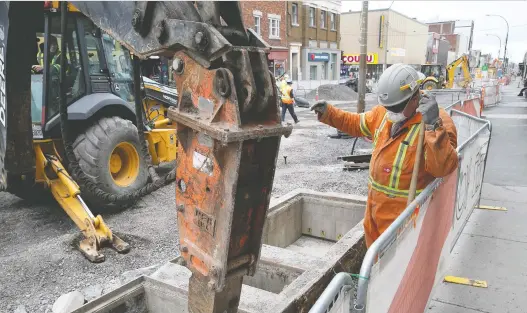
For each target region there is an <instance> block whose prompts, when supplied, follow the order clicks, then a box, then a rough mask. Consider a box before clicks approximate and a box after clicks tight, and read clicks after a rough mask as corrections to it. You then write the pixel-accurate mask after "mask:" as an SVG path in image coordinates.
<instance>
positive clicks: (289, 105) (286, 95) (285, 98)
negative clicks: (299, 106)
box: [280, 79, 298, 124]
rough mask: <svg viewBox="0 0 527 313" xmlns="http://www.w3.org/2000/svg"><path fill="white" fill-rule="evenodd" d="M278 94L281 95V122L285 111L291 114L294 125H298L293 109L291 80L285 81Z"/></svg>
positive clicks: (293, 98) (283, 119)
mask: <svg viewBox="0 0 527 313" xmlns="http://www.w3.org/2000/svg"><path fill="white" fill-rule="evenodd" d="M280 93H281V94H282V97H281V100H282V122H284V121H285V111H286V110H287V111H289V114H291V117H293V120H295V124H296V123H298V117H296V114H295V107H294V105H295V96H294V94H293V81H292V80H291V79H287V82H286V84H285V85H284V86H283V87H281V88H280Z"/></svg>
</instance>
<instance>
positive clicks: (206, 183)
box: [0, 1, 292, 313]
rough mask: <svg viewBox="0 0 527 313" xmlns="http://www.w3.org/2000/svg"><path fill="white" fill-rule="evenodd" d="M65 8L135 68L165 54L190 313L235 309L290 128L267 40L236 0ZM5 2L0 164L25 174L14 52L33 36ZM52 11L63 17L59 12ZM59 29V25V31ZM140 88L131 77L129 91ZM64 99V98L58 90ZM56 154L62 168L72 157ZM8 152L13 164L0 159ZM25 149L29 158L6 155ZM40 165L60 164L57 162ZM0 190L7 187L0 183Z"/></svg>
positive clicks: (21, 14) (25, 85)
mask: <svg viewBox="0 0 527 313" xmlns="http://www.w3.org/2000/svg"><path fill="white" fill-rule="evenodd" d="M63 4H64V3H63ZM71 4H72V5H73V6H74V7H75V8H76V9H77V10H79V11H80V12H82V13H83V14H84V15H86V16H87V17H88V18H90V19H91V20H92V21H93V22H94V23H95V24H96V25H97V26H98V27H100V28H101V29H102V30H103V31H105V32H107V33H108V34H110V35H111V36H112V37H113V38H115V39H116V40H117V41H119V42H120V43H122V44H123V45H124V46H126V47H127V48H128V49H129V50H130V51H131V52H132V53H133V54H134V58H135V59H134V64H135V65H136V66H138V64H139V62H138V59H137V58H146V57H148V56H150V55H153V54H156V55H163V56H167V57H170V58H174V62H173V65H172V66H173V70H174V73H175V74H174V78H175V81H176V85H177V90H178V93H179V97H178V106H177V107H172V108H170V109H169V114H168V116H169V118H170V119H171V120H173V121H175V122H176V123H177V127H178V128H177V139H178V142H179V144H178V148H177V149H178V151H177V155H178V167H177V172H176V177H177V181H176V203H175V204H174V209H177V212H178V220H177V223H178V226H179V238H180V250H181V254H182V256H183V257H184V259H185V261H186V266H187V267H188V268H189V269H190V270H191V271H192V277H191V279H190V283H189V299H188V303H189V312H192V313H213V312H214V313H216V312H218V313H219V312H221V313H223V312H228V313H234V312H237V308H238V304H239V300H240V292H241V286H242V279H243V276H244V275H253V274H254V272H255V269H256V263H257V260H258V258H259V254H260V248H261V237H262V230H263V226H264V221H265V217H266V212H267V209H268V206H269V201H270V197H271V190H272V183H273V179H274V172H275V165H276V159H277V155H278V148H279V144H280V138H281V136H282V135H286V136H288V135H289V134H290V133H291V130H292V127H291V126H290V125H288V126H282V124H281V121H280V118H279V112H278V97H277V94H276V88H275V87H274V86H275V81H274V77H273V76H272V74H271V73H270V72H269V70H268V64H267V53H268V52H269V47H268V45H267V44H266V43H265V42H263V41H262V40H261V39H260V38H259V37H258V35H256V34H255V33H254V32H253V31H252V30H246V29H245V27H244V25H243V22H242V16H241V12H240V7H239V4H238V3H237V2H224V1H219V2H207V1H203V2H186V1H178V2H170V1H159V2H154V1H151V2H146V1H145V2H127V1H119V2H99V1H98V2H71ZM3 5H4V7H2V8H3V9H4V10H3V11H0V15H2V14H3V13H5V17H6V18H5V19H4V20H2V23H3V24H2V25H0V26H2V27H3V29H2V30H3V32H0V65H3V64H4V60H6V64H7V65H6V67H7V71H6V76H7V78H6V80H5V81H7V100H6V98H5V96H4V95H5V94H2V92H3V89H2V88H0V99H3V101H1V102H0V104H2V105H5V104H6V103H7V110H6V111H5V112H4V113H3V114H4V115H0V116H6V120H7V125H8V126H9V127H7V128H6V127H2V128H0V139H2V141H1V142H0V144H4V145H0V163H1V164H0V168H1V169H2V170H6V169H7V170H8V171H10V172H15V173H22V172H24V171H27V170H34V169H33V168H32V167H31V164H35V161H34V158H35V155H34V153H33V154H32V153H31V152H26V150H25V148H27V147H28V146H30V142H31V138H30V134H31V129H30V127H31V125H30V122H28V119H29V114H28V112H29V111H30V110H29V108H30V97H27V95H29V88H30V84H29V72H30V65H31V64H30V57H29V56H28V55H26V54H24V52H20V51H24V50H23V48H27V47H30V45H31V44H33V45H34V42H32V43H25V42H23V40H22V39H23V38H32V35H31V32H30V31H27V30H26V32H27V33H23V32H24V30H23V29H22V28H23V27H22V26H24V25H23V24H24V23H26V24H27V23H31V21H29V22H28V18H27V14H28V10H29V9H30V8H32V7H31V6H29V5H26V4H23V5H20V4H18V3H16V2H12V3H9V4H3ZM61 10H62V12H63V16H66V5H62V7H61ZM7 15H8V17H9V18H7ZM0 17H3V15H2V16H0ZM64 19H66V17H64ZM66 25H67V24H66V22H65V20H63V22H62V29H63V32H65V30H64V29H65V28H66ZM26 28H29V27H27V25H26ZM7 29H9V30H8V31H7ZM5 33H8V34H9V35H8V36H4V34H5ZM21 35H22V36H21ZM33 36H34V33H33ZM2 47H3V48H2ZM5 47H8V49H7V54H6V48H5ZM2 49H4V50H2ZM17 53H18V55H17ZM24 55H25V57H24ZM13 61H17V62H19V63H18V64H13V63H12V62H13ZM64 68H65V66H62V73H61V77H62V78H64V77H65V74H64V72H65V69H64ZM26 69H27V74H26V73H25V71H26ZM2 74H3V73H2V71H0V81H1V80H2V77H1V76H2ZM5 81H4V82H5ZM17 82H18V85H15V84H17ZM139 85H140V84H139V78H138V75H136V77H135V86H136V89H137V88H140V87H139ZM0 87H2V84H1V83H0ZM136 92H139V91H138V90H136ZM61 93H62V94H63V96H62V97H63V99H64V98H65V96H64V94H65V93H64V90H62V91H61ZM63 102H64V101H62V103H63ZM2 108H4V107H3V106H2ZM6 112H7V114H6ZM61 112H62V113H64V112H66V111H65V110H62V111H61ZM62 113H61V116H62V115H65V116H66V115H67V113H64V114H62ZM0 114H2V113H1V112H0ZM61 121H63V124H67V120H65V119H61ZM16 123H18V125H17V124H16ZM0 127H1V125H0ZM6 130H7V134H8V136H7V138H8V139H7V141H6V135H5V134H6ZM1 136H3V137H1ZM17 140H18V141H17ZM65 143H66V145H67V144H68V142H67V141H66V142H65ZM65 148H66V156H67V159H68V161H69V162H70V163H71V162H75V160H74V157H72V156H71V153H70V154H68V152H67V150H68V147H67V146H66V147H65ZM6 151H7V155H8V156H9V155H10V156H11V158H7V157H6V160H5V164H3V163H4V158H3V157H4V155H6ZM28 151H31V149H30V150H28ZM23 153H25V154H28V153H29V154H28V156H25V154H24V159H16V158H14V156H16V155H17V154H18V155H19V157H20V156H22V154H23ZM39 158H42V157H41V156H39ZM43 162H44V161H43ZM44 163H46V164H50V165H49V166H54V168H55V169H57V170H58V168H60V164H58V163H57V162H54V160H49V159H48V160H47V161H46V162H44ZM33 166H34V165H33ZM2 175H3V174H2ZM2 177H4V176H2ZM0 178H1V177H0ZM58 178H59V179H60V178H61V177H60V174H59V175H58ZM62 179H64V177H63V178H62ZM0 186H4V187H5V183H4V180H3V179H0Z"/></svg>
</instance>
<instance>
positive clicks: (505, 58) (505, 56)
mask: <svg viewBox="0 0 527 313" xmlns="http://www.w3.org/2000/svg"><path fill="white" fill-rule="evenodd" d="M486 16H497V17H501V18H502V19H503V20H504V21H505V23H507V36H506V37H505V52H503V65H504V66H503V67H504V71H506V70H507V65H508V63H509V62H507V41H508V40H509V22H507V20H506V19H505V18H504V17H503V16H501V15H497V14H487V15H486Z"/></svg>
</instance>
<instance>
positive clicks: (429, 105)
mask: <svg viewBox="0 0 527 313" xmlns="http://www.w3.org/2000/svg"><path fill="white" fill-rule="evenodd" d="M417 112H421V115H422V116H423V122H425V124H426V125H434V124H435V123H436V122H437V120H439V105H438V104H437V101H436V97H435V96H434V95H432V94H430V93H428V92H426V91H425V92H424V93H423V94H422V95H421V100H420V101H419V107H418V108H417Z"/></svg>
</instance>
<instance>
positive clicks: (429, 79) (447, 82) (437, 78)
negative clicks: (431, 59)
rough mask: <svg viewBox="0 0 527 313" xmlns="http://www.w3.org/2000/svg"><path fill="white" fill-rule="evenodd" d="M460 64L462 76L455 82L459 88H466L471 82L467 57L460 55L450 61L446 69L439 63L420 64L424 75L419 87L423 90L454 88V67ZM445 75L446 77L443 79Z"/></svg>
mask: <svg viewBox="0 0 527 313" xmlns="http://www.w3.org/2000/svg"><path fill="white" fill-rule="evenodd" d="M460 65H461V69H462V71H463V78H462V80H461V81H458V82H457V84H458V86H459V87H461V88H466V87H467V86H469V85H470V82H472V76H471V75H470V69H469V63H468V57H467V56H466V55H462V56H461V57H459V58H458V59H456V60H455V61H454V62H452V63H450V64H449V65H448V66H447V67H446V69H445V68H444V67H443V66H442V65H440V64H423V65H421V72H422V73H423V74H424V75H425V76H426V78H425V80H424V81H423V82H422V84H421V87H422V89H425V90H433V89H443V88H446V89H452V88H454V82H455V76H456V69H457V68H458V66H460ZM445 75H446V79H445Z"/></svg>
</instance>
